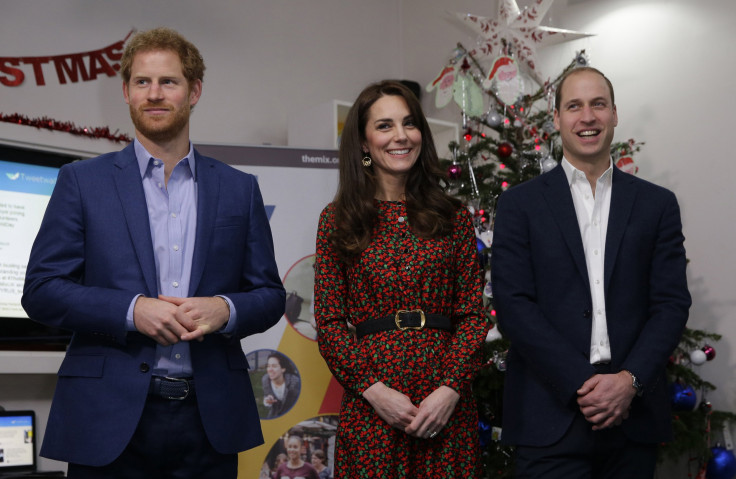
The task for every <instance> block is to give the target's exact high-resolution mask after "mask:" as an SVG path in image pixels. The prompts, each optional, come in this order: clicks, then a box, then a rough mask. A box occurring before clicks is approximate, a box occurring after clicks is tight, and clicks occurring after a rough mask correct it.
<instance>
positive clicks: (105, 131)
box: [0, 112, 133, 143]
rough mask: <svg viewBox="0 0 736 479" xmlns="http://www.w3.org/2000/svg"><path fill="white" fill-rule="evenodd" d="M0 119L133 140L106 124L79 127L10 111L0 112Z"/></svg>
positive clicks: (127, 141)
mask: <svg viewBox="0 0 736 479" xmlns="http://www.w3.org/2000/svg"><path fill="white" fill-rule="evenodd" d="M0 121H4V122H6V123H15V124H16V125H25V126H35V127H36V128H38V129H41V128H43V129H44V130H56V131H63V132H66V133H70V134H72V135H77V136H86V137H88V138H105V139H107V140H110V141H115V142H118V143H130V142H131V141H133V139H132V138H131V137H129V136H128V135H125V134H123V133H120V134H118V130H115V132H114V133H111V132H110V128H108V127H106V126H100V127H96V128H91V127H87V126H85V127H79V126H76V125H75V124H74V123H72V122H70V121H57V120H54V119H53V118H49V117H47V116H44V117H42V118H28V117H27V116H24V115H21V114H19V113H11V114H9V115H6V114H4V113H2V112H0Z"/></svg>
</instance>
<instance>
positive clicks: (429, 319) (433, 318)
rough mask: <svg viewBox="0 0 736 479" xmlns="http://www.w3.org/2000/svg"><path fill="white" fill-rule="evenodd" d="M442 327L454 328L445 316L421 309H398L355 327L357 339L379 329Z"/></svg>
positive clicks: (403, 329)
mask: <svg viewBox="0 0 736 479" xmlns="http://www.w3.org/2000/svg"><path fill="white" fill-rule="evenodd" d="M424 328H433V329H444V330H445V331H453V330H454V329H455V328H454V327H453V325H452V321H451V320H450V318H448V317H447V316H442V315H441V314H425V312H424V311H422V310H421V309H414V310H411V311H407V310H404V309H402V310H400V311H397V312H396V314H389V315H388V316H385V317H383V318H381V319H370V320H368V321H364V322H362V323H360V324H359V325H357V326H356V327H355V335H356V336H357V337H358V339H360V338H362V337H363V336H367V335H369V334H373V333H377V332H379V331H392V330H396V331H405V330H407V329H424Z"/></svg>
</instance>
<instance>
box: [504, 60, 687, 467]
mask: <svg viewBox="0 0 736 479" xmlns="http://www.w3.org/2000/svg"><path fill="white" fill-rule="evenodd" d="M554 121H555V126H556V128H557V129H558V130H559V131H560V136H561V139H562V147H563V155H564V158H563V161H562V164H561V165H558V166H557V167H556V168H555V169H554V170H552V171H550V172H549V173H546V174H543V175H541V176H539V177H537V178H535V179H533V180H531V181H528V182H526V183H524V184H521V185H519V186H517V187H514V188H511V189H509V190H508V191H506V192H504V193H503V194H502V195H501V197H500V199H499V202H498V208H497V214H496V219H495V228H494V238H493V248H492V253H493V254H492V265H491V269H492V284H493V290H494V306H495V307H496V311H497V314H498V321H499V325H500V328H501V331H502V333H503V334H504V335H505V336H506V337H507V338H508V339H509V340H510V342H511V347H510V349H509V353H508V358H507V359H508V361H507V367H508V369H507V372H506V381H505V388H504V409H503V433H502V439H503V441H504V442H506V443H508V444H514V445H516V446H517V447H516V474H517V477H524V478H545V479H549V478H557V477H559V478H563V477H564V478H565V479H574V478H604V477H605V478H622V479H623V478H625V479H635V478H651V477H653V474H654V470H655V467H656V445H657V444H658V443H661V442H663V441H667V440H669V439H671V430H670V421H671V419H670V408H669V394H668V389H667V384H666V379H665V366H666V364H667V361H668V359H669V356H670V354H671V353H672V351H673V349H674V348H675V347H676V345H677V344H678V341H679V339H680V336H681V334H682V331H683V329H684V327H685V323H686V321H687V317H688V309H689V307H690V294H689V292H688V289H687V281H686V273H685V264H686V258H685V249H684V247H683V241H684V237H683V235H682V226H681V222H680V212H679V207H678V204H677V200H676V198H675V196H674V195H673V194H672V193H671V192H670V191H668V190H666V189H664V188H661V187H659V186H656V185H653V184H651V183H648V182H646V181H644V180H641V179H639V178H636V177H634V176H633V175H629V174H627V173H623V172H621V171H620V170H618V169H617V168H616V167H615V166H614V165H613V162H612V160H611V156H610V146H611V141H612V138H613V130H614V127H615V126H616V125H617V123H618V116H617V111H616V106H615V103H614V94H613V87H612V85H611V83H610V81H609V80H608V79H607V78H606V77H605V76H604V75H603V74H602V73H601V72H599V71H598V70H595V69H592V68H580V69H576V70H572V71H571V72H570V73H569V74H567V75H566V76H565V77H564V78H563V79H562V81H561V82H560V85H559V87H558V90H557V98H556V102H555V112H554Z"/></svg>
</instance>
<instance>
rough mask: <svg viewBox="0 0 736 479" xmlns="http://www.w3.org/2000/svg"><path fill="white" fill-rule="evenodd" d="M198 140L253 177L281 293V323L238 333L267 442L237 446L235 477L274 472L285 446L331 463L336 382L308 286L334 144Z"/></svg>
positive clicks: (332, 182)
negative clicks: (251, 332) (310, 147)
mask: <svg viewBox="0 0 736 479" xmlns="http://www.w3.org/2000/svg"><path fill="white" fill-rule="evenodd" d="M196 148H197V150H198V151H199V152H200V153H202V154H203V155H206V156H211V157H213V158H217V159H218V160H220V161H223V162H225V163H227V164H229V165H232V166H233V167H235V168H237V169H240V170H243V171H245V172H247V173H251V174H253V175H255V176H256V177H257V178H258V184H259V186H260V188H261V193H262V195H263V201H264V203H265V205H266V212H267V214H268V216H269V221H270V224H271V231H272V234H273V239H274V247H275V250H276V263H277V265H278V268H279V273H280V274H281V278H282V280H283V282H284V287H285V289H286V293H287V297H286V312H285V314H284V316H283V317H282V318H281V320H280V321H279V323H278V324H276V325H275V326H274V327H272V328H271V329H269V330H268V331H266V332H265V333H263V334H259V335H255V336H251V337H248V338H246V339H244V340H243V351H244V352H245V355H246V358H247V359H248V364H249V365H250V379H251V383H252V385H253V391H254V393H255V396H256V403H257V405H258V412H259V416H260V418H261V427H262V429H263V437H264V440H265V443H264V444H263V445H262V446H260V447H257V448H255V449H251V450H250V451H246V452H244V453H241V454H240V457H239V467H238V479H272V477H273V476H272V473H275V472H276V469H277V468H278V466H279V464H280V463H281V461H284V460H286V458H287V457H288V452H289V449H291V450H297V451H299V454H300V455H301V457H302V459H304V460H305V461H306V462H309V463H312V464H313V465H316V466H317V467H321V465H325V466H327V467H330V469H331V465H332V464H333V460H332V459H333V457H334V446H335V431H336V429H337V414H338V412H339V408H340V401H341V398H342V388H341V386H340V385H339V384H338V383H337V382H336V381H335V379H334V378H333V377H332V374H331V373H330V371H329V369H327V365H326V364H325V362H324V360H323V359H322V356H320V354H319V351H318V349H317V341H316V338H317V330H316V329H315V320H314V303H313V291H314V260H315V255H314V253H315V241H316V235H317V223H318V221H319V214H320V212H321V211H322V209H323V208H324V207H325V206H326V205H327V203H329V202H330V201H332V199H333V197H334V195H335V192H336V190H337V179H338V171H337V166H338V162H337V152H336V151H334V150H306V149H297V148H283V147H258V146H226V145H202V144H197V145H196Z"/></svg>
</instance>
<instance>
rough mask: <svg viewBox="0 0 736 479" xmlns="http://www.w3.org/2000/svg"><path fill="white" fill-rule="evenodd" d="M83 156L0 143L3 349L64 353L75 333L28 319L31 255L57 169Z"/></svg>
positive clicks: (0, 333) (0, 317)
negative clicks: (26, 282)
mask: <svg viewBox="0 0 736 479" xmlns="http://www.w3.org/2000/svg"><path fill="white" fill-rule="evenodd" d="M79 159H81V158H80V157H79V156H73V155H67V154H62V153H54V152H49V151H43V150H40V149H39V150H36V149H30V148H29V149H25V148H18V147H14V146H8V145H3V144H0V349H63V348H64V347H65V346H66V344H68V342H69V340H70V339H71V333H70V332H68V331H63V330H59V329H54V328H49V327H47V326H44V325H43V324H40V323H36V322H35V321H31V320H30V319H28V315H27V314H26V313H25V311H24V310H23V307H22V306H21V304H20V298H21V295H22V294H23V283H24V279H25V273H26V266H27V265H28V257H29V255H30V252H31V246H32V245H33V241H34V239H35V238H36V234H37V233H38V229H39V227H40V226H41V220H42V219H43V215H44V212H45V211H46V205H47V204H48V202H49V198H50V197H51V192H52V191H53V190H54V185H55V184H56V177H57V175H58V173H59V168H61V167H62V165H64V164H66V163H71V162H72V161H76V160H79Z"/></svg>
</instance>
